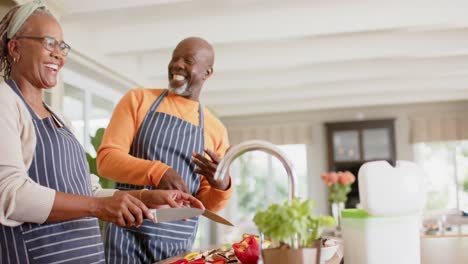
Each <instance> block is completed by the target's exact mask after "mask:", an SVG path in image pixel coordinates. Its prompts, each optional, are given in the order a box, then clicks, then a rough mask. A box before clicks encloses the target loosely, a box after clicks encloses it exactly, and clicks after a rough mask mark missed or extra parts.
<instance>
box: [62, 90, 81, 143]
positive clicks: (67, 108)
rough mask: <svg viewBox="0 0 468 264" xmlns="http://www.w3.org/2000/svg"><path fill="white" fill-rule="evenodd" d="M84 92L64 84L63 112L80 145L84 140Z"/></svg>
mask: <svg viewBox="0 0 468 264" xmlns="http://www.w3.org/2000/svg"><path fill="white" fill-rule="evenodd" d="M84 111H85V93H84V91H83V90H81V89H79V88H76V87H74V86H71V85H67V84H64V96H63V114H64V115H65V117H66V118H67V119H68V120H69V121H70V122H71V126H72V129H73V133H74V134H75V136H76V138H77V139H78V141H79V142H80V143H81V145H84V142H85V140H86V139H85V135H86V133H85V119H84Z"/></svg>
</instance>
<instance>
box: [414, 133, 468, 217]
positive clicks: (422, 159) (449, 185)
mask: <svg viewBox="0 0 468 264" xmlns="http://www.w3.org/2000/svg"><path fill="white" fill-rule="evenodd" d="M414 155H415V161H416V162H417V163H418V164H420V165H421V166H422V168H423V169H424V170H425V172H426V175H427V179H428V183H427V188H428V190H427V191H428V193H427V203H426V211H427V212H428V213H431V212H433V213H437V212H443V211H447V210H450V209H455V208H456V209H458V210H464V211H468V141H452V142H437V143H419V144H415V145H414Z"/></svg>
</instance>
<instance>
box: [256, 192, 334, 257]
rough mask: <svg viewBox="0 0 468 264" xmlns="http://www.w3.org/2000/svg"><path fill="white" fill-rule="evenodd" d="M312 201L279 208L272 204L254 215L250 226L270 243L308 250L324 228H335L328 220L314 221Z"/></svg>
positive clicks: (321, 216) (286, 203) (293, 201)
mask: <svg viewBox="0 0 468 264" xmlns="http://www.w3.org/2000/svg"><path fill="white" fill-rule="evenodd" d="M314 209H315V203H314V202H313V201H312V200H304V201H301V200H300V199H297V198H295V199H293V200H292V201H291V202H289V201H286V202H284V203H283V204H272V205H270V206H269V207H268V208H267V209H266V210H264V211H257V213H256V214H255V216H254V222H255V224H256V225H257V228H258V230H259V231H260V232H261V233H263V234H264V235H265V236H266V237H269V238H270V239H271V240H272V241H273V242H280V243H284V244H288V245H289V246H290V247H293V248H295V247H296V246H295V245H296V243H295V241H297V242H298V246H299V247H312V245H313V242H314V241H315V240H318V239H320V238H321V236H322V233H323V229H324V228H325V227H333V226H335V225H336V222H335V220H334V219H333V217H331V216H323V215H319V216H318V217H315V216H314V214H313V211H314Z"/></svg>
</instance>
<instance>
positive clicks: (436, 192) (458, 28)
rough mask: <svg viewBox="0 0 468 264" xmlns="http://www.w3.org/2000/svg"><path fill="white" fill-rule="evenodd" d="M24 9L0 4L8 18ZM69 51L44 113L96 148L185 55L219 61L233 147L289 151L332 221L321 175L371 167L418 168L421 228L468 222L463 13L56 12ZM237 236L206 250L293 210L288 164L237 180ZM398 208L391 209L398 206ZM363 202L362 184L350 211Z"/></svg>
mask: <svg viewBox="0 0 468 264" xmlns="http://www.w3.org/2000/svg"><path fill="white" fill-rule="evenodd" d="M23 2H26V1H22V0H17V1H9V0H1V1H0V3H1V10H0V11H1V13H2V15H3V14H4V13H6V11H7V10H8V8H9V7H11V6H13V5H15V4H17V3H23ZM46 2H47V3H48V6H49V8H50V9H51V10H52V11H53V12H54V14H55V15H56V16H57V18H58V19H59V20H60V22H61V24H62V26H63V29H64V36H65V41H66V42H67V43H69V44H70V45H71V46H72V51H71V53H70V54H69V57H68V62H67V65H66V67H65V68H64V69H63V70H62V75H61V82H60V85H58V87H56V88H55V89H53V90H52V91H51V92H50V93H46V94H45V98H46V101H47V103H49V104H50V105H52V107H53V108H55V109H59V110H60V111H61V112H63V113H64V115H65V116H66V117H67V118H68V119H69V120H71V122H72V125H73V128H74V130H75V133H76V135H77V137H78V139H79V140H80V142H81V143H82V144H83V145H84V146H85V148H86V150H87V151H88V152H90V153H92V154H93V155H94V154H95V152H94V149H93V147H92V145H91V142H90V136H93V135H94V134H95V132H96V130H97V129H98V128H100V127H106V125H107V123H108V121H109V118H110V116H111V113H112V111H113V108H114V106H115V105H116V103H117V102H118V101H119V99H120V98H121V97H122V96H123V94H124V93H125V92H126V91H127V90H128V89H131V88H136V87H154V88H164V87H166V85H167V64H168V63H169V59H170V57H171V53H172V50H173V48H174V47H175V46H176V44H177V43H178V42H179V41H180V40H182V39H183V38H186V37H189V36H199V37H203V38H205V39H207V40H208V41H210V42H211V43H212V44H213V46H214V48H215V52H216V61H215V66H214V75H213V77H212V78H211V79H210V80H208V81H207V82H206V84H205V87H204V90H203V93H202V98H201V101H202V103H203V104H204V105H206V106H208V107H209V108H210V109H211V110H212V111H213V112H214V113H215V114H216V115H217V116H218V117H219V118H220V119H221V120H222V121H223V123H224V124H225V125H226V126H227V127H228V130H229V134H230V139H231V142H232V143H233V144H236V143H239V142H242V141H244V140H248V139H253V138H256V139H263V140H268V141H271V142H273V143H275V144H277V145H279V146H280V148H281V149H282V150H284V152H285V153H286V154H287V155H288V157H289V158H290V159H291V160H292V162H293V163H294V165H295V168H296V170H297V173H298V176H299V180H298V181H299V194H300V196H301V197H307V198H312V199H313V200H314V201H315V202H316V204H317V212H318V213H326V214H328V213H330V203H329V202H328V200H327V192H328V189H327V186H326V185H325V184H324V183H323V181H322V180H321V179H320V174H321V173H323V172H327V171H340V170H349V171H351V172H353V173H354V174H355V175H356V176H357V171H358V169H359V166H360V165H361V164H362V163H364V162H366V161H371V160H376V159H384V160H388V161H389V162H391V163H394V162H395V161H396V160H412V161H416V162H417V163H419V164H420V165H421V166H422V167H423V168H424V169H425V171H426V173H427V175H428V184H427V188H428V202H427V206H426V215H427V217H431V216H434V215H440V214H446V213H448V212H452V211H457V212H459V211H461V210H465V211H468V15H467V10H468V1H461V0H451V1H430V0H426V1H418V0H414V1H403V0H393V1H370V0H369V1H366V0H354V1H346V0H327V1H325V0H309V1H301V0H289V1H279V0H131V1H130V0H127V1H125V0H99V1H96V0H80V1H76V0H55V1H54V0H50V1H46ZM231 174H232V176H233V179H234V184H235V194H234V197H233V199H232V201H231V202H230V204H229V206H228V208H226V209H225V210H224V212H223V214H224V215H225V216H226V217H228V218H229V219H231V220H232V221H233V222H234V223H235V224H237V225H238V228H236V229H229V228H224V227H220V226H217V225H212V224H210V223H208V222H207V221H203V222H202V224H201V226H200V229H199V237H198V239H197V245H196V246H197V247H204V246H206V245H209V244H219V243H222V242H224V241H234V240H238V238H239V236H240V234H241V233H243V232H254V229H253V228H254V226H253V224H252V222H251V218H252V216H253V214H254V213H255V210H256V209H257V208H264V207H265V206H266V205H268V204H269V203H271V202H279V201H283V200H285V199H286V197H287V177H286V174H285V171H284V170H283V168H282V167H281V165H280V163H279V162H278V161H277V160H276V159H274V158H272V157H270V156H268V155H266V154H263V153H255V152H250V153H246V154H244V155H243V156H241V157H240V158H239V159H238V160H237V161H236V163H235V165H234V166H233V167H232V169H231ZM389 199H391V197H389ZM358 203H359V195H358V190H357V183H355V184H353V186H352V191H351V193H350V194H349V195H348V202H347V205H346V206H347V207H354V206H356V205H357V204H358Z"/></svg>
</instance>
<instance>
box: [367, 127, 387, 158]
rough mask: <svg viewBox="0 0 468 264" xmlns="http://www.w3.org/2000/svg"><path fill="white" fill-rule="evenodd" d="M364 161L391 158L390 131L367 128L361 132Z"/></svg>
mask: <svg viewBox="0 0 468 264" xmlns="http://www.w3.org/2000/svg"><path fill="white" fill-rule="evenodd" d="M362 141H363V144H362V145H363V153H364V160H378V159H379V160H380V159H382V160H389V159H391V158H392V157H391V156H392V152H391V143H390V130H389V129H388V128H368V129H364V130H363V131H362Z"/></svg>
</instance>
